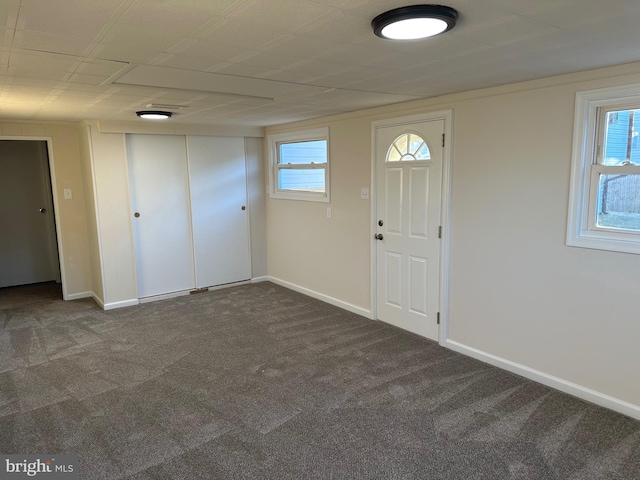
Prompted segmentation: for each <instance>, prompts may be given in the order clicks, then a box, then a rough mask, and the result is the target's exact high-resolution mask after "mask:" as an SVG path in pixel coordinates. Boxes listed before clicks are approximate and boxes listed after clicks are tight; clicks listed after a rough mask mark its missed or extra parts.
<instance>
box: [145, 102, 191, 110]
mask: <svg viewBox="0 0 640 480" xmlns="http://www.w3.org/2000/svg"><path fill="white" fill-rule="evenodd" d="M146 108H150V109H152V110H182V109H183V108H189V105H170V104H168V103H148V104H147V105H146Z"/></svg>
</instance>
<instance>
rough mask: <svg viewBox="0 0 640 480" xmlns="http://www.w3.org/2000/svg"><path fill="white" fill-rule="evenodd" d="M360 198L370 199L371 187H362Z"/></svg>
mask: <svg viewBox="0 0 640 480" xmlns="http://www.w3.org/2000/svg"><path fill="white" fill-rule="evenodd" d="M360 198H361V199H362V200H368V199H369V189H368V188H361V189H360Z"/></svg>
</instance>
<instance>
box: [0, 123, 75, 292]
mask: <svg viewBox="0 0 640 480" xmlns="http://www.w3.org/2000/svg"><path fill="white" fill-rule="evenodd" d="M0 140H20V141H23V140H24V141H27V142H47V156H48V157H49V158H48V161H49V177H50V181H51V197H52V199H53V215H54V216H53V221H54V223H55V231H56V241H57V242H58V264H59V268H60V269H59V270H57V269H56V275H57V274H58V272H59V273H60V283H62V298H63V300H70V298H69V296H68V294H67V276H66V273H65V268H64V249H63V245H62V232H61V230H62V228H61V225H62V223H61V222H60V207H59V205H60V202H59V200H58V186H57V181H56V169H55V162H54V159H53V147H52V142H53V140H52V139H51V137H33V136H26V135H25V136H22V135H2V136H0Z"/></svg>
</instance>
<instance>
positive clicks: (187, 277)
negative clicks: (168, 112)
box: [127, 134, 195, 298]
mask: <svg viewBox="0 0 640 480" xmlns="http://www.w3.org/2000/svg"><path fill="white" fill-rule="evenodd" d="M127 155H128V162H129V182H130V189H131V208H132V210H133V211H132V212H131V214H132V215H133V234H134V243H135V252H136V273H137V276H138V297H140V298H144V297H150V296H155V295H161V294H165V293H172V292H180V291H183V290H191V289H193V288H195V275H194V260H193V239H192V236H191V207H190V204H189V178H188V172H187V154H186V142H185V137H184V136H176V135H137V134H135V135H134V134H129V135H127Z"/></svg>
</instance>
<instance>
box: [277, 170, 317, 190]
mask: <svg viewBox="0 0 640 480" xmlns="http://www.w3.org/2000/svg"><path fill="white" fill-rule="evenodd" d="M324 172H325V170H324V169H323V168H320V169H313V170H308V169H307V170H302V169H300V170H296V169H294V168H292V169H282V170H279V172H278V189H279V190H302V191H305V192H324Z"/></svg>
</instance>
